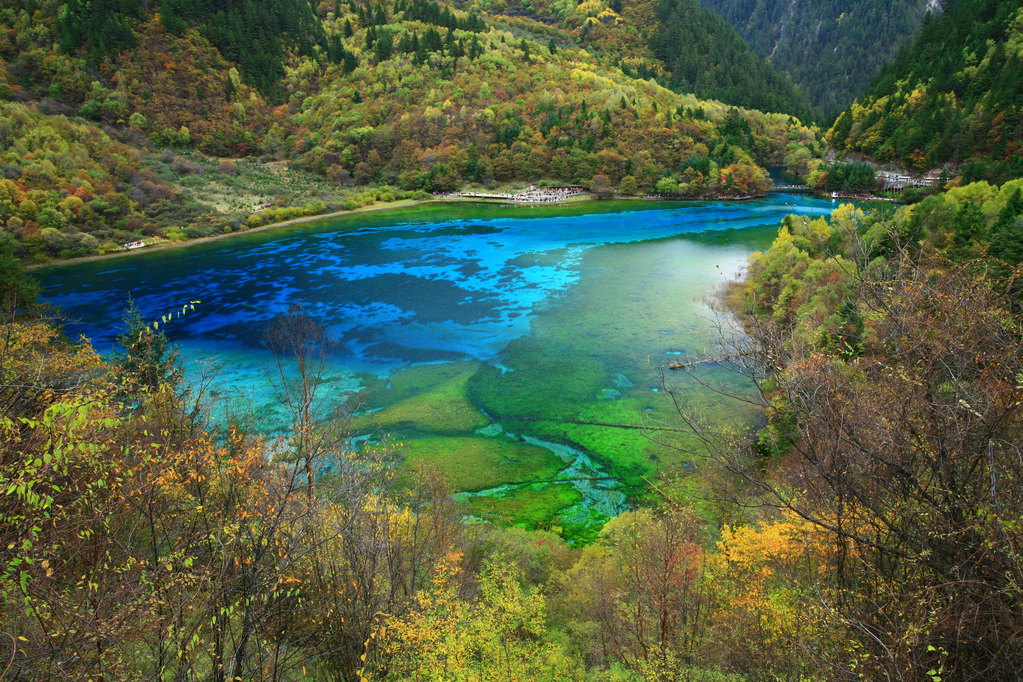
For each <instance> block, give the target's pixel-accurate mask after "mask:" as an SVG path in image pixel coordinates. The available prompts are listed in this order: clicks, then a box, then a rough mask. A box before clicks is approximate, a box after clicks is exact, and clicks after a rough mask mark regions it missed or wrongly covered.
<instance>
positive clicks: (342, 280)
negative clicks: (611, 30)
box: [39, 195, 834, 480]
mask: <svg viewBox="0 0 1023 682" xmlns="http://www.w3.org/2000/svg"><path fill="white" fill-rule="evenodd" d="M832 208H834V205H833V204H832V203H831V202H827V201H822V200H818V199H814V198H811V197H806V196H796V195H771V196H769V197H767V198H765V199H761V200H756V201H748V202H732V203H717V202H704V203H681V202H679V203H670V204H669V203H656V202H600V203H586V204H575V205H566V206H561V207H557V206H553V207H552V206H500V205H482V204H434V203H431V204H426V205H423V206H419V207H415V208H412V209H406V210H394V211H384V212H377V213H362V214H355V215H349V216H345V217H343V218H340V219H332V220H326V221H323V222H319V223H314V224H307V225H304V226H299V227H292V228H283V229H280V230H275V231H267V232H262V233H257V234H251V235H243V236H238V237H235V238H232V239H229V240H223V241H220V242H212V243H207V244H201V245H195V246H193V247H190V248H187V249H180V250H170V251H163V252H160V251H157V252H153V253H148V254H133V255H132V256H129V257H124V258H119V259H111V260H102V261H97V262H92V263H85V264H80V265H74V266H67V267H60V268H53V269H49V270H45V271H42V272H40V273H39V274H40V279H41V281H42V284H43V286H44V297H45V299H46V300H48V301H50V302H52V303H54V304H56V305H58V306H60V307H61V308H63V309H64V311H66V313H67V315H68V316H69V318H70V320H71V322H70V323H69V324H68V331H69V333H70V334H72V335H77V334H78V333H82V334H85V335H86V336H87V337H89V338H90V339H92V341H93V343H94V344H95V346H96V347H97V348H98V349H99V350H100V351H109V350H110V349H111V348H112V347H113V344H114V337H115V335H116V334H117V333H118V332H119V330H120V323H119V320H120V317H121V314H122V310H123V308H124V307H125V305H126V304H127V302H128V300H129V297H130V298H132V299H134V301H135V302H136V304H137V305H138V307H139V308H140V309H141V311H142V313H143V315H144V316H145V317H147V318H148V319H158V318H160V316H161V315H164V314H167V313H169V312H172V311H174V310H177V309H179V308H180V307H181V305H182V304H184V303H185V302H187V301H191V300H201V301H202V302H201V303H200V304H198V305H197V306H196V308H195V310H194V311H192V312H189V313H188V314H187V315H185V316H183V317H178V318H176V319H174V320H173V321H171V322H170V323H168V324H166V325H164V326H163V328H164V329H165V331H166V333H167V335H168V337H169V338H170V339H171V341H172V342H173V343H175V344H176V345H177V346H178V347H179V348H180V350H181V357H182V358H183V360H184V361H185V364H186V366H187V368H188V370H189V373H190V376H192V377H195V376H197V375H198V374H199V373H200V372H201V371H202V370H203V368H209V367H215V368H216V369H217V371H218V375H217V378H216V380H215V382H214V388H215V389H216V391H215V394H216V395H219V400H220V401H221V405H222V406H225V407H226V406H228V405H230V406H231V411H232V412H233V413H238V412H239V411H244V410H249V411H250V412H251V413H253V414H255V415H257V423H258V424H260V426H261V427H262V428H265V429H268V430H272V429H274V428H278V427H279V426H283V425H284V423H285V419H284V416H283V414H282V412H281V410H280V409H279V400H278V398H277V396H276V393H275V392H274V390H273V388H272V386H271V385H270V383H269V381H268V377H269V376H270V375H272V373H273V372H272V369H271V368H272V356H271V355H270V353H269V352H268V351H267V350H266V348H265V345H264V335H265V333H266V329H267V326H268V324H269V323H270V321H271V320H272V319H273V318H274V317H275V316H277V315H280V314H283V313H287V312H289V311H293V310H296V309H301V310H302V311H303V312H304V313H305V314H306V315H309V316H311V317H312V318H314V319H315V320H316V321H317V322H318V323H319V324H320V325H322V327H323V328H324V329H325V330H326V331H327V333H328V335H329V337H330V339H331V340H332V341H333V342H334V346H333V349H332V353H331V357H330V361H329V365H328V368H327V377H328V379H329V381H328V383H327V384H326V386H327V390H328V391H332V392H334V393H336V394H337V395H338V396H340V395H342V394H343V393H344V391H346V390H352V389H358V388H359V387H364V386H370V387H372V388H373V389H374V390H373V391H369V392H367V393H366V394H365V395H366V399H368V400H369V401H370V402H369V403H368V404H364V405H363V407H364V409H366V410H368V411H372V410H374V409H376V408H378V407H381V406H383V405H387V404H391V403H393V402H394V401H395V400H397V398H393V399H392V398H388V397H387V391H386V389H387V387H388V385H387V384H386V383H384V384H382V383H381V382H386V381H388V379H389V377H390V376H391V375H392V373H393V372H395V371H396V370H398V369H403V370H408V368H415V367H429V366H432V365H448V364H450V365H451V366H452V367H462V366H463V365H464V366H472V367H476V368H477V369H476V370H475V373H474V374H473V377H472V379H471V380H470V381H469V382H468V384H467V388H466V392H467V393H466V400H468V401H469V402H470V403H471V404H472V408H471V409H478V410H480V411H481V412H482V413H484V414H486V415H488V418H491V419H494V420H504V421H506V422H509V424H511V426H510V428H509V431H513V432H515V433H520V434H523V437H528V438H536V439H543V440H544V442H547V441H550V440H552V439H553V440H557V441H559V442H560V443H562V444H563V445H565V446H568V447H571V448H573V449H574V450H577V451H579V452H584V453H587V454H589V455H592V456H593V457H595V458H596V461H597V462H600V461H603V462H604V463H605V466H604V469H605V471H607V470H609V469H614V468H615V467H616V466H618V468H621V471H620V472H617V473H618V475H620V477H621V478H622V479H623V480H625V479H627V478H629V477H630V476H633V477H636V476H639V475H640V473H641V470H643V467H644V466H647V465H645V464H642V463H638V462H639V460H643V461H644V462H655V461H660V460H657V458H658V457H662V459H663V457H664V455H657V454H655V453H653V451H651V452H650V453H648V454H643V455H642V456H641V457H640V456H638V455H636V453H635V449H636V448H637V447H638V448H641V449H642V448H644V447H646V446H642V445H630V443H632V442H633V441H625V440H621V439H617V440H615V439H609V438H608V437H607V434H606V433H601V434H596V432H593V431H592V429H591V430H588V431H587V430H586V429H588V428H589V427H581V426H579V425H578V424H576V423H575V422H580V421H606V420H607V419H610V418H612V417H610V416H607V415H608V414H610V413H611V412H614V418H615V419H617V420H618V421H622V420H628V419H630V418H631V417H630V416H629V415H630V414H632V413H643V414H650V413H653V414H655V415H663V414H664V412H663V410H662V407H661V403H662V402H663V401H658V400H655V398H657V396H656V394H657V393H658V386H659V381H658V380H657V378H656V374H657V370H658V368H659V367H663V365H664V364H665V363H666V362H667V361H670V360H673V359H676V358H678V357H679V356H682V355H694V354H695V355H699V354H700V353H704V352H712V351H713V350H714V347H715V344H716V343H719V342H720V339H716V338H715V334H716V333H717V331H716V327H715V325H716V322H715V317H714V314H713V313H712V311H711V310H710V308H709V307H708V306H707V305H706V302H705V301H703V300H702V299H703V297H705V296H706V295H708V294H709V293H710V292H712V291H713V290H714V288H715V287H717V286H718V285H720V284H721V283H723V282H724V281H725V280H726V279H727V278H728V277H730V276H734V275H735V274H736V273H737V272H738V271H739V269H740V268H741V267H742V264H743V262H744V260H745V258H746V257H747V256H748V255H749V253H751V252H752V251H753V250H755V249H759V248H764V247H766V246H767V245H768V244H769V243H770V240H771V239H772V238H773V235H774V233H775V229H776V226H777V224H778V223H779V222H780V221H781V219H782V218H783V217H784V216H785V215H786V214H788V213H801V214H807V215H823V214H826V213H828V212H830V211H831V210H832ZM451 363H462V364H457V365H456V364H451ZM465 363H469V364H468V365H465ZM472 363H476V364H472ZM566 368H569V369H566ZM708 371H711V372H713V370H712V369H711V370H708ZM431 376H433V375H431ZM430 381H433V379H430ZM422 382H426V380H425V379H423V380H422ZM427 383H428V382H426V383H422V386H421V387H416V386H414V387H412V388H411V389H409V390H410V391H411V393H410V394H409V395H411V394H417V395H425V394H426V393H428V391H429V390H430V386H428V385H427ZM381 386H383V388H382V387H381ZM431 386H432V384H431ZM707 400H708V401H709V402H708V404H709V405H711V406H712V409H717V408H716V407H714V406H715V405H717V403H715V402H714V401H713V400H710V398H708V399H707ZM377 403H379V404H377ZM524 415H528V418H529V419H530V420H531V421H529V422H515V423H513V424H512V423H511V422H514V421H515V420H516V419H519V418H523V419H524V418H525V416H524ZM593 415H598V416H600V415H603V416H600V419H596V418H594V417H593ZM545 419H549V420H550V423H549V424H547V425H546V426H544V425H543V423H542V422H543V420H545ZM559 420H560V421H559ZM509 424H506V426H508V425H509ZM557 424H563V425H564V424H567V426H564V428H562V426H557ZM573 424H574V426H573ZM405 428H406V431H407V432H406V433H404V434H402V435H404V436H407V437H412V438H416V437H423V438H425V437H429V436H432V435H436V432H437V429H438V428H439V427H435V426H424V425H423V424H422V423H418V425H413V426H406V427H405ZM573 429H574V431H573ZM584 431H585V432H584ZM618 433H619V432H618V431H615V432H614V434H616V435H615V438H617V434H618ZM612 440H614V442H613V443H612V442H611V441H612ZM612 448H617V450H612ZM626 448H630V449H631V450H630V452H629V453H626V454H627V455H628V457H626V456H625V454H623V455H622V456H618V455H617V454H615V453H616V452H618V451H623V449H626ZM645 452H646V451H645V450H644V453H645ZM556 454H558V456H561V455H562V454H563V453H562V452H561V451H558V452H557V453H556ZM630 457H631V458H632V459H635V460H637V462H634V463H632V464H629V466H631V467H633V469H634V470H633V469H628V467H626V466H625V465H624V464H622V462H623V461H625V460H627V459H629V458H630ZM616 462H617V464H616ZM658 466H660V464H649V467H651V469H650V470H651V471H655V470H657V467H658ZM636 467H638V468H636ZM644 471H645V470H644ZM630 472H631V473H630ZM644 475H645V474H644Z"/></svg>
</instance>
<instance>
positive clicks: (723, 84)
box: [463, 0, 815, 121]
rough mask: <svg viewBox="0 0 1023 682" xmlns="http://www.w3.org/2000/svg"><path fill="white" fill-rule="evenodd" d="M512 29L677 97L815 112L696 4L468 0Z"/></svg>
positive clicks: (670, 0)
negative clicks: (572, 47) (580, 52)
mask: <svg viewBox="0 0 1023 682" xmlns="http://www.w3.org/2000/svg"><path fill="white" fill-rule="evenodd" d="M463 5H464V6H466V7H468V8H473V9H476V10H478V11H484V12H487V13H489V14H490V15H491V16H492V17H493V18H494V19H495V20H497V21H499V22H502V23H507V24H509V25H511V26H513V27H515V28H516V29H517V30H522V31H530V32H535V33H538V34H541V35H547V36H549V38H550V39H551V40H553V41H554V42H555V43H556V44H576V45H580V46H582V47H585V48H586V49H588V50H590V51H592V52H594V53H596V54H597V55H599V56H602V57H604V58H606V59H608V60H610V61H611V62H612V63H614V64H616V65H619V66H621V68H622V69H623V70H624V71H625V72H626V73H629V74H631V75H635V76H638V77H641V78H655V79H657V81H658V82H659V83H661V84H663V85H666V86H668V87H670V88H672V89H673V90H675V91H676V92H682V93H694V94H696V95H697V96H698V97H702V98H709V99H719V100H721V101H723V102H727V103H729V104H735V105H738V106H745V107H750V108H753V109H759V110H761V111H768V112H782V113H788V114H792V115H794V116H796V117H798V118H801V119H802V120H806V121H809V120H811V119H813V118H814V116H815V112H814V110H813V108H812V107H811V105H810V103H809V99H808V98H807V96H806V94H805V93H804V92H802V90H801V89H800V88H798V87H794V86H793V84H792V83H791V82H789V81H788V80H787V79H786V78H784V77H782V76H781V75H779V73H778V72H777V71H775V70H774V69H773V68H772V67H771V66H770V64H768V63H766V62H765V61H764V60H763V59H761V58H758V57H757V56H756V55H754V54H753V53H752V52H751V51H750V49H749V46H748V45H747V44H746V42H745V41H744V40H743V39H742V38H741V37H740V36H739V35H738V34H737V33H736V32H735V30H734V29H733V28H732V27H731V26H729V25H728V23H727V22H724V21H722V20H721V18H720V17H718V16H717V15H715V14H714V13H713V12H710V11H707V10H705V9H704V8H702V7H701V6H700V5H699V4H698V3H697V2H696V1H695V0H587V1H586V2H582V3H578V4H576V3H561V2H548V1H547V0H539V1H532V0H528V1H526V0H466V1H465V2H464V3H463Z"/></svg>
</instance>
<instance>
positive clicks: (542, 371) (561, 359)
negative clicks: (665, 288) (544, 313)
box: [469, 338, 608, 419]
mask: <svg viewBox="0 0 1023 682" xmlns="http://www.w3.org/2000/svg"><path fill="white" fill-rule="evenodd" d="M502 364H505V365H507V366H509V367H513V368H514V371H510V372H503V373H502V372H501V371H500V370H498V369H496V368H493V367H484V368H483V369H481V370H480V371H479V372H477V373H476V374H475V375H474V376H473V377H472V380H471V381H470V382H469V396H470V398H471V399H472V401H473V402H474V403H475V404H477V405H479V406H480V408H481V409H483V410H485V411H486V412H487V413H488V414H491V415H493V416H494V417H495V418H497V419H500V418H503V417H505V416H512V417H520V418H522V417H525V418H532V419H536V418H547V419H550V418H552V417H553V418H562V419H564V418H570V417H572V416H573V415H574V414H575V413H576V411H577V410H578V409H579V403H580V402H583V401H586V400H590V399H592V398H593V397H594V396H595V395H597V394H598V393H599V392H600V390H601V389H602V388H604V387H605V386H606V385H607V384H608V381H607V370H606V369H605V368H604V363H603V362H601V361H600V360H598V359H596V358H594V357H591V356H589V355H586V354H582V353H580V354H573V355H567V356H566V355H559V354H557V353H553V352H551V349H550V348H549V347H547V346H545V345H544V344H542V343H538V342H537V341H536V340H535V339H532V338H523V339H516V340H515V341H512V342H511V343H510V344H509V345H508V347H507V348H506V349H505V351H504V352H503V353H502Z"/></svg>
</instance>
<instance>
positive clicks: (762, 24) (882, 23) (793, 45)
mask: <svg viewBox="0 0 1023 682" xmlns="http://www.w3.org/2000/svg"><path fill="white" fill-rule="evenodd" d="M700 3H701V4H702V5H703V6H704V7H707V8H708V9H711V10H713V11H715V12H717V13H718V14H720V15H721V16H722V17H724V18H725V19H726V20H727V21H728V23H730V24H731V25H732V26H734V27H735V28H736V30H738V32H739V33H740V34H741V35H742V37H743V38H745V39H746V40H747V41H748V42H749V45H750V47H751V48H752V50H753V52H755V53H756V54H757V55H759V56H761V57H763V58H765V59H767V60H768V61H770V63H771V64H773V65H774V67H775V68H776V69H777V70H778V71H779V72H781V73H783V74H786V75H787V76H789V77H790V78H791V79H792V80H793V81H794V82H795V83H796V84H798V85H799V86H800V87H801V88H803V89H804V90H805V91H806V92H807V93H808V95H809V97H810V101H812V102H813V104H814V106H816V107H818V108H819V109H821V111H822V112H823V114H824V116H825V117H826V118H827V119H829V120H830V119H831V118H832V117H834V116H837V115H838V114H839V113H840V112H841V111H842V110H843V109H845V108H846V107H847V106H849V104H850V103H852V101H853V100H854V99H855V98H857V97H859V96H860V94H861V93H862V92H863V90H864V89H865V88H866V87H867V85H868V84H869V83H870V81H871V79H873V78H874V77H875V76H876V75H877V73H878V71H880V69H881V68H882V67H883V66H885V65H886V64H888V63H889V62H890V61H891V60H892V59H894V58H895V56H896V54H897V53H898V49H899V46H900V45H902V44H903V43H904V42H905V41H906V40H908V39H910V38H911V37H912V36H914V35H915V34H916V32H917V31H918V30H919V29H920V26H921V24H922V22H923V20H924V16H925V15H926V14H927V12H928V10H930V11H940V8H941V4H942V3H941V0H890V1H885V0H851V1H849V2H828V1H827V0H809V1H803V2H796V1H795V0H700Z"/></svg>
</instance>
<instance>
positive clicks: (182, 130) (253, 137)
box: [0, 0, 819, 259]
mask: <svg viewBox="0 0 1023 682" xmlns="http://www.w3.org/2000/svg"><path fill="white" fill-rule="evenodd" d="M189 7H191V5H189V4H188V3H187V2H185V1H184V0H175V1H174V2H171V3H169V4H166V3H165V4H164V5H161V6H160V7H159V8H158V10H156V11H149V12H143V11H142V10H141V9H139V7H138V6H137V5H134V4H132V3H122V4H118V3H116V2H107V3H91V4H89V5H87V6H86V5H84V4H81V3H80V2H79V0H71V1H70V2H58V1H57V0H44V1H42V2H34V3H31V4H30V5H28V6H21V5H20V4H19V3H12V2H10V0H8V1H7V6H6V7H4V8H3V9H2V10H0V24H2V26H3V28H4V30H0V58H2V61H0V97H2V98H3V99H5V100H7V101H5V102H0V106H2V107H3V108H4V116H3V118H2V122H0V159H2V164H3V166H4V179H3V180H0V183H3V194H2V196H0V199H2V201H0V222H2V224H3V225H4V227H5V231H4V234H5V235H6V237H5V238H6V239H10V240H13V241H14V242H15V244H16V246H17V249H18V251H19V253H20V254H21V255H22V256H27V257H32V258H37V259H45V258H47V257H51V256H55V255H61V254H63V255H65V256H66V255H82V254H88V253H95V252H97V251H103V250H106V249H112V248H117V244H118V243H120V242H124V241H130V240H132V239H136V238H139V237H141V236H144V235H156V236H161V235H162V236H171V237H173V238H184V237H186V236H200V235H208V234H211V233H219V232H224V231H228V232H229V231H232V230H237V229H245V228H246V227H248V226H252V225H259V224H263V223H264V222H266V221H268V220H272V219H273V217H277V218H281V217H287V216H290V215H294V214H295V213H296V212H297V213H299V214H302V213H310V212H313V213H315V212H323V211H325V210H328V209H330V208H340V207H341V206H343V205H352V203H353V202H355V203H358V201H362V200H361V199H360V200H356V199H355V198H353V197H349V196H347V194H346V193H350V190H347V189H345V188H347V187H351V186H354V185H367V184H375V185H381V184H390V185H392V186H395V187H396V188H400V189H399V190H398V191H399V192H400V191H408V192H411V191H446V190H451V189H454V188H456V187H458V186H460V185H462V184H463V183H466V182H477V183H482V184H493V183H499V182H505V181H528V182H534V181H537V180H540V179H542V178H545V177H546V178H549V179H551V180H552V181H559V182H574V183H583V184H589V183H590V182H592V181H593V180H594V178H596V177H597V176H600V182H602V183H610V184H612V185H620V186H622V188H623V189H624V190H625V191H627V192H641V191H652V190H653V189H654V187H655V185H656V183H657V182H658V181H659V180H661V179H662V178H669V179H670V181H671V182H675V183H677V184H678V186H679V188H680V190H679V191H680V193H681V194H683V195H686V196H703V195H716V194H731V195H746V194H750V193H756V192H759V191H762V190H763V189H764V187H766V184H767V176H766V173H765V172H764V171H763V169H762V166H763V165H764V164H767V163H768V162H772V163H779V162H781V161H782V160H783V158H784V157H785V156H786V155H788V154H791V153H793V152H794V151H796V150H800V149H801V150H802V151H801V152H800V154H801V155H802V156H806V155H813V154H816V153H818V152H819V150H818V149H817V146H816V141H815V138H814V132H813V131H812V130H811V129H808V128H806V127H804V126H802V124H800V123H799V122H798V121H796V120H795V119H792V118H790V117H789V116H787V115H783V114H762V113H760V112H758V111H753V110H740V109H736V108H734V107H729V106H725V105H723V104H721V103H719V102H714V101H705V100H700V99H698V98H697V97H695V96H693V95H690V94H678V93H676V92H673V91H671V90H669V89H667V88H664V87H662V86H659V85H657V84H656V83H654V82H652V81H650V80H645V79H643V78H640V77H639V76H640V74H639V73H638V72H637V70H636V68H638V66H637V65H639V64H642V63H645V62H643V61H642V60H643V59H646V58H641V59H640V61H635V60H632V59H631V58H630V57H628V52H627V50H625V49H624V48H623V51H622V52H619V53H615V52H614V50H612V48H611V47H610V46H609V45H603V44H602V45H603V46H601V47H592V46H591V48H590V50H593V51H592V52H591V51H589V50H586V49H582V48H580V47H577V46H575V44H574V42H573V41H574V40H575V39H576V34H575V33H573V32H571V31H567V30H563V29H557V30H555V29H553V28H551V27H548V26H546V25H544V24H542V23H540V22H538V21H535V20H530V19H524V18H520V19H519V20H518V21H517V23H515V22H513V20H512V19H510V18H504V19H502V18H495V19H493V20H487V19H485V18H484V17H483V15H481V14H479V13H477V12H475V11H459V10H455V9H453V8H452V7H451V6H448V5H443V4H438V3H436V2H432V1H430V0H396V1H395V2H391V1H390V0H386V1H385V2H379V3H376V2H374V3H369V4H363V3H339V2H336V3H323V4H321V5H320V6H319V7H317V8H315V13H314V12H313V10H310V9H309V8H308V7H307V6H306V5H305V4H304V3H301V2H298V3H295V2H290V1H285V0H281V1H280V2H275V3H270V4H268V5H266V7H264V8H263V9H265V16H262V17H261V18H259V19H256V18H252V17H249V15H247V14H246V12H255V10H254V9H253V7H252V6H250V5H247V4H246V5H242V6H235V5H231V7H230V8H227V6H225V7H220V6H219V5H216V6H210V5H203V6H202V8H198V6H197V7H196V8H192V9H194V11H192V10H190V9H189ZM260 7H263V5H260ZM600 8H601V9H600V12H599V13H598V14H600V13H605V10H606V12H609V13H611V14H612V15H613V16H614V17H617V16H618V15H616V14H614V13H613V11H612V10H610V9H607V8H604V6H603V5H601V6H600ZM261 11H262V10H261ZM53 16H57V17H59V20H58V21H57V22H56V24H54V23H53V22H52V21H49V20H48V18H50V17H53ZM583 16H584V18H585V21H583V22H581V23H580V25H579V31H580V35H581V32H582V31H583V29H585V27H586V26H592V25H593V24H594V23H596V24H597V25H598V26H601V27H602V26H604V24H603V23H601V21H596V20H593V21H590V18H589V17H586V16H585V15H583ZM603 16H605V17H606V16H607V15H606V13H605V14H604V15H603ZM185 17H187V20H186V18H185ZM246 17H249V18H246ZM250 19H251V20H250ZM261 22H262V23H261ZM266 22H269V23H266ZM619 22H620V20H619V19H618V18H614V19H613V20H611V21H610V24H618V23H619ZM616 30H617V29H616ZM275 31H279V32H278V33H274V32H275ZM589 32H590V34H591V35H593V36H598V35H604V34H602V33H601V31H600V29H598V28H593V29H590V31H589ZM607 35H608V36H610V37H614V36H618V37H621V34H620V33H615V32H614V31H611V32H610V33H608V34H607ZM272 36H276V38H273V37H272ZM627 42H628V41H624V39H623V45H624V44H626V43H627ZM129 47H130V48H131V49H128V48H129ZM594 52H596V53H597V54H596V55H595V54H594ZM613 53H614V54H616V55H617V56H616V57H615V58H614V59H611V58H610V57H608V56H607V55H610V54H613ZM616 64H620V67H619V66H616ZM634 67H636V68H634ZM196 152H200V153H202V154H208V155H213V156H214V157H216V156H219V157H223V156H231V157H236V158H238V157H241V158H242V159H249V160H251V161H252V162H253V163H255V162H268V163H277V164H281V165H279V166H275V167H274V170H273V174H276V175H277V176H278V177H279V176H280V173H282V172H284V173H287V174H288V178H291V179H294V178H295V177H297V176H296V174H298V173H302V172H305V173H307V174H309V175H307V176H303V178H304V179H302V180H301V182H298V185H301V186H302V187H306V188H310V187H312V186H313V185H316V184H317V181H316V180H315V178H319V181H318V182H319V185H318V186H317V189H316V193H317V194H318V197H317V199H316V200H313V201H311V200H310V199H309V198H308V197H309V196H310V192H291V193H287V192H282V191H280V190H279V189H274V188H273V186H274V185H275V184H276V186H277V187H281V186H284V185H295V182H291V181H289V182H283V181H278V182H276V183H273V182H262V183H261V185H262V186H263V187H264V191H263V192H262V193H261V196H259V197H253V198H252V199H251V200H250V201H249V202H248V204H247V206H246V205H245V204H246V202H244V201H242V202H240V205H236V206H234V207H233V208H227V207H225V204H226V203H227V202H228V201H229V200H231V196H232V195H237V194H239V187H240V183H244V181H245V178H246V177H248V175H249V172H248V170H246V169H252V167H253V166H252V165H251V164H250V165H245V164H242V165H241V166H237V165H236V164H235V161H229V162H225V163H218V162H217V161H216V160H215V159H210V158H208V157H202V158H200V157H196V158H194V159H190V158H186V157H187V155H189V154H195V153H196ZM182 155H185V156H182ZM72 159H73V160H74V161H71V160H72ZM239 168H241V170H242V171H245V172H243V173H241V177H238V175H239ZM86 169H89V170H88V171H87V170H86ZM253 172H255V171H253ZM264 175H265V174H264ZM311 178H313V179H311ZM310 183H312V184H310ZM296 186H297V185H296ZM672 186H673V187H674V186H675V185H672ZM267 195H269V199H270V200H271V201H274V200H277V201H278V202H279V206H283V208H281V210H284V208H286V209H287V210H288V211H291V213H287V212H285V213H275V214H273V216H271V215H270V214H266V215H254V214H253V209H254V208H255V207H256V206H258V205H262V204H263V203H265V202H266V201H267ZM377 195H379V196H387V197H394V196H396V191H394V190H386V191H383V192H382V193H381V192H377V193H376V194H375V195H374V196H377ZM349 199H351V201H349ZM236 203H238V202H236Z"/></svg>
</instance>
